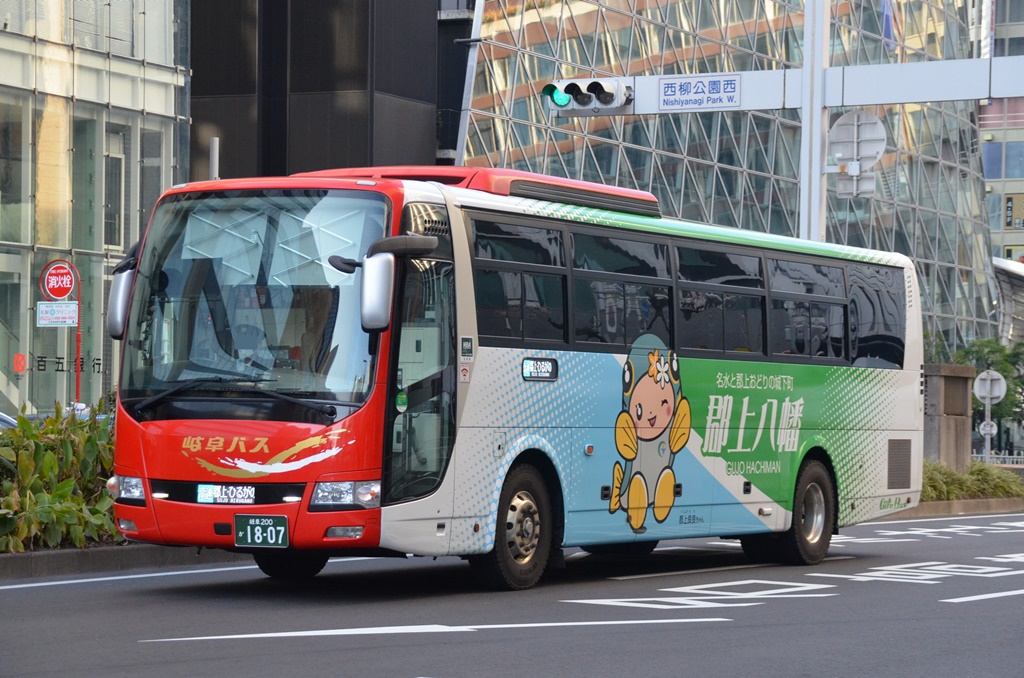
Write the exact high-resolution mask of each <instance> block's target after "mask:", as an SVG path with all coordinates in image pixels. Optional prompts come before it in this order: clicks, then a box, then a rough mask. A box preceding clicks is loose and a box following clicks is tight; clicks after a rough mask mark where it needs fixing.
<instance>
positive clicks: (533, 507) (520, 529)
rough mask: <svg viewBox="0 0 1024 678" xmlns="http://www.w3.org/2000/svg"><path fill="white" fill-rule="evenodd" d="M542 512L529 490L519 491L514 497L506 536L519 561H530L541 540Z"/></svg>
mask: <svg viewBox="0 0 1024 678" xmlns="http://www.w3.org/2000/svg"><path fill="white" fill-rule="evenodd" d="M540 531H541V523H540V512H539V511H538V510H537V503H536V502H535V501H534V499H533V496H532V495H531V494H530V493H529V492H519V493H517V494H516V496H514V497H513V498H512V503H511V504H510V505H509V507H508V515H507V517H506V520H505V538H506V541H507V542H508V548H509V552H510V553H511V555H512V557H513V558H514V559H515V561H516V562H517V563H520V564H522V563H526V562H529V560H530V558H532V557H533V554H534V553H535V552H536V551H537V544H538V543H539V542H540Z"/></svg>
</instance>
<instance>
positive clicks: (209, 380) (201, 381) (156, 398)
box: [135, 377, 338, 419]
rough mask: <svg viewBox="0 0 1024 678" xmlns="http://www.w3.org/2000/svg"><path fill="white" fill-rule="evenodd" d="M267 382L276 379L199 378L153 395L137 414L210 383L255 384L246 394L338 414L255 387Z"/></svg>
mask: <svg viewBox="0 0 1024 678" xmlns="http://www.w3.org/2000/svg"><path fill="white" fill-rule="evenodd" d="M266 381H276V379H259V378H256V379H229V378H227V377H199V378H198V379H189V380H187V381H183V382H181V383H180V384H176V385H174V386H172V387H171V388H169V389H167V390H166V391H161V392H160V393H157V394H156V395H153V396H150V397H149V398H146V399H145V400H143V401H142V402H141V403H139V404H138V405H136V406H135V412H136V413H141V412H144V411H146V410H148V409H149V408H151V407H152V406H153V405H155V404H157V403H158V402H160V401H161V400H163V399H165V398H168V397H170V396H172V395H174V394H175V393H177V392H178V391H183V390H185V389H186V388H188V387H189V386H192V385H193V384H210V383H214V384H226V383H227V384H235V385H241V384H254V385H253V386H247V387H245V389H244V390H245V392H246V393H254V394H259V395H268V396H271V397H272V398H277V399H278V400H284V401H285V402H289V403H292V404H294V405H301V406H302V407H308V408H309V409H311V410H314V411H315V412H319V413H320V414H322V415H324V416H325V417H330V418H331V419H333V418H334V417H335V416H336V415H337V414H338V410H337V408H336V407H334V405H326V404H324V403H317V402H311V401H309V400H303V399H302V398H295V397H292V396H290V395H285V394H284V393H278V392H277V391H264V390H263V389H259V388H256V387H255V384H257V383H260V382H266Z"/></svg>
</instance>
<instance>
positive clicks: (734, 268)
mask: <svg viewBox="0 0 1024 678" xmlns="http://www.w3.org/2000/svg"><path fill="white" fill-rule="evenodd" d="M676 251H677V253H678V255H679V279H680V280H685V281H688V282H700V283H713V284H717V285H736V286H739V287H754V288H758V289H764V276H763V275H762V273H761V258H760V257H756V256H751V255H747V254H736V253H734V252H716V251H713V250H701V249H696V248H693V247H679V248H677V250H676Z"/></svg>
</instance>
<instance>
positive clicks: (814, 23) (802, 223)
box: [798, 0, 832, 242]
mask: <svg viewBox="0 0 1024 678" xmlns="http://www.w3.org/2000/svg"><path fill="white" fill-rule="evenodd" d="M831 28H832V2H831V0H809V1H808V2H805V3H804V63H803V69H802V73H801V76H802V78H803V80H802V85H803V108H802V111H801V118H802V120H801V122H802V124H803V130H802V131H801V133H800V210H799V214H798V219H799V229H798V230H799V237H800V238H803V239H805V240H818V241H822V242H824V241H825V231H826V229H825V219H826V206H827V201H826V199H825V190H826V187H827V183H826V181H825V177H824V175H823V174H822V170H823V169H824V167H825V138H826V136H827V135H828V109H827V108H826V107H825V69H826V68H828V66H829V46H830V44H829V43H830V39H831V33H830V31H831Z"/></svg>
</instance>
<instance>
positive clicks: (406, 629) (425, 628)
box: [139, 617, 732, 643]
mask: <svg viewBox="0 0 1024 678" xmlns="http://www.w3.org/2000/svg"><path fill="white" fill-rule="evenodd" d="M722 621H732V620H731V619H726V618H724V617H705V618H703V619H632V620H611V621H579V622H534V623H528V624H483V625H474V626H445V625H443V624H423V625H418V626H368V627H364V628H352V629H322V630H319V631H281V632H276V633H240V634H236V635H230V636H195V637H192V638H153V639H151V640H140V641H139V642H140V643H172V642H179V641H184V640H248V639H254V638H310V637H320V636H372V635H394V634H396V633H466V632H469V631H493V630H498V629H541V628H553V627H573V626H630V625H636V624H690V623H695V622H722Z"/></svg>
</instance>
